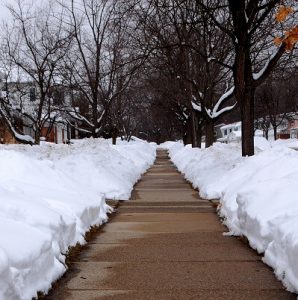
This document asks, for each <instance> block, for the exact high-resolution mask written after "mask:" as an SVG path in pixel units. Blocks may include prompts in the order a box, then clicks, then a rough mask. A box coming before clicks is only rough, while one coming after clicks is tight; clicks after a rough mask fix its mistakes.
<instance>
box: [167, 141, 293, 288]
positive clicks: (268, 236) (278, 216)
mask: <svg viewBox="0 0 298 300" xmlns="http://www.w3.org/2000/svg"><path fill="white" fill-rule="evenodd" d="M297 144H298V142H297V140H296V141H294V142H293V140H292V141H290V142H288V141H276V142H273V143H271V144H270V143H269V142H267V141H266V140H265V139H262V138H258V139H257V140H256V146H257V149H256V150H257V151H256V152H257V154H256V155H255V156H253V157H249V158H242V157H241V149H240V145H238V144H228V145H226V144H220V143H216V144H214V146H212V147H210V148H208V149H193V148H191V147H190V146H186V147H184V146H183V145H182V144H181V143H173V142H167V143H165V144H164V145H162V147H164V148H167V149H169V153H170V157H171V159H172V161H173V162H174V163H175V164H176V166H177V167H178V169H179V170H180V171H181V172H182V173H183V174H184V176H185V178H186V179H187V180H189V181H190V182H192V184H193V186H194V187H195V188H198V189H199V190H200V195H201V196H202V197H204V198H206V199H215V198H218V199H220V202H221V206H220V209H219V214H220V216H222V217H223V218H224V223H225V224H226V225H227V226H228V228H229V230H230V234H233V235H245V236H246V237H247V238H248V240H249V243H250V245H251V246H252V247H253V248H254V249H256V250H257V251H258V252H259V253H264V257H263V261H264V262H265V263H267V264H268V265H270V266H271V267H272V268H273V269H274V272H275V274H276V276H277V278H278V279H280V280H281V281H282V282H283V284H284V285H285V287H286V288H287V289H288V290H289V291H291V292H295V293H297V292H298V259H297V257H298V232H297V228H298V201H297V181H298V152H297V151H294V150H292V149H289V147H288V146H297Z"/></svg>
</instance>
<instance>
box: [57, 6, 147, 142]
mask: <svg viewBox="0 0 298 300" xmlns="http://www.w3.org/2000/svg"><path fill="white" fill-rule="evenodd" d="M61 5H62V6H63V7H64V8H65V10H67V12H68V14H67V15H68V17H67V18H66V20H65V22H66V24H68V25H70V26H71V28H72V29H71V31H72V32H74V41H75V42H74V44H73V47H72V50H71V51H69V53H68V55H67V58H66V59H65V64H66V69H65V79H66V82H68V85H69V87H70V88H71V89H72V90H73V91H74V93H77V94H78V93H79V94H80V95H82V96H83V97H82V99H83V100H84V101H85V102H86V106H87V107H88V108H89V109H88V110H87V111H86V113H85V114H84V113H83V112H82V111H80V110H78V109H76V108H75V107H74V106H73V107H71V108H67V111H68V113H69V114H70V115H71V116H72V117H73V118H75V119H76V120H77V121H78V122H79V124H80V125H79V127H78V129H79V130H81V131H84V132H86V133H87V134H88V135H89V136H93V137H98V136H100V135H101V134H102V133H103V131H104V130H105V129H106V128H107V126H108V124H107V123H111V120H112V119H111V118H110V115H109V114H110V109H111V105H112V103H113V102H114V101H115V100H116V99H118V101H119V97H121V94H122V93H123V92H124V91H125V89H127V88H128V87H129V86H130V83H131V80H132V78H133V76H134V75H135V73H136V71H137V70H138V68H139V66H140V65H141V64H142V58H140V57H139V56H138V55H137V54H136V53H135V52H134V51H132V49H131V48H130V47H129V37H130V35H131V32H130V31H131V30H132V29H131V15H130V14H131V9H132V6H131V4H130V3H129V2H128V1H116V0H104V1H92V0H82V1H81V2H79V3H78V2H76V1H74V0H69V1H64V2H63V3H61ZM114 123H115V122H114ZM115 124H116V123H115ZM110 125H111V124H110ZM112 127H113V126H112Z"/></svg>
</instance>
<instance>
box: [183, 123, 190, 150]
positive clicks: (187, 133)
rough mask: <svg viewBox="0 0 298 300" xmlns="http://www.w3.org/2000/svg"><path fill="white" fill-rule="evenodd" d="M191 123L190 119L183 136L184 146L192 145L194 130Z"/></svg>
mask: <svg viewBox="0 0 298 300" xmlns="http://www.w3.org/2000/svg"><path fill="white" fill-rule="evenodd" d="M191 127H192V126H191V121H190V118H189V119H188V120H187V123H186V125H185V132H184V135H183V144H184V145H187V144H191V143H192V133H191V132H192V128H191Z"/></svg>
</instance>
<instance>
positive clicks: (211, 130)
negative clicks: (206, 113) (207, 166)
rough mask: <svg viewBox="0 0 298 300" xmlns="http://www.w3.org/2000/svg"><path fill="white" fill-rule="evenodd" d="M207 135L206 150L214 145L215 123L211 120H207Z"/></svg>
mask: <svg viewBox="0 0 298 300" xmlns="http://www.w3.org/2000/svg"><path fill="white" fill-rule="evenodd" d="M205 134H206V140H205V142H206V146H205V147H206V148H208V147H210V146H212V145H213V143H214V121H213V120H212V119H210V118H208V119H207V120H206V127H205Z"/></svg>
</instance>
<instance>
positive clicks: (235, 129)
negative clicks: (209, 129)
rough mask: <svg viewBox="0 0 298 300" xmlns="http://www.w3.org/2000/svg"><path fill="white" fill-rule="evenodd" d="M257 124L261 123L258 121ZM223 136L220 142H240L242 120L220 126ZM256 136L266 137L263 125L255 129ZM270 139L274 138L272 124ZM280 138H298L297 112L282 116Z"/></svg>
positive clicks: (219, 139)
mask: <svg viewBox="0 0 298 300" xmlns="http://www.w3.org/2000/svg"><path fill="white" fill-rule="evenodd" d="M256 124H259V123H258V122H257V123H256ZM219 129H220V131H221V137H220V138H218V139H217V141H218V142H223V143H229V142H240V141H241V122H236V123H231V124H226V125H223V126H220V128H219ZM255 136H263V137H265V132H264V131H263V129H262V127H261V126H260V125H258V127H257V128H256V129H255ZM268 136H269V139H273V138H274V134H273V129H272V126H270V127H269V129H268ZM277 138H278V139H288V138H297V139H298V115H296V113H289V116H288V118H282V120H281V122H280V125H279V126H278V128H277Z"/></svg>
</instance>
